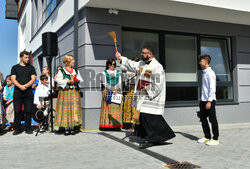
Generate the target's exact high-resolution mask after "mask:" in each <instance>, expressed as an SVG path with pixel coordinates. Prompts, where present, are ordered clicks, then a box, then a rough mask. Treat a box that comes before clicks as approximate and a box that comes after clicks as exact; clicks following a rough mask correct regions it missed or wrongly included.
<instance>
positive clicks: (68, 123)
mask: <svg viewBox="0 0 250 169" xmlns="http://www.w3.org/2000/svg"><path fill="white" fill-rule="evenodd" d="M81 124H82V109H81V96H80V92H79V91H77V90H74V89H73V90H64V91H63V90H60V91H59V93H58V97H57V105H56V116H55V126H58V127H74V126H79V125H81Z"/></svg>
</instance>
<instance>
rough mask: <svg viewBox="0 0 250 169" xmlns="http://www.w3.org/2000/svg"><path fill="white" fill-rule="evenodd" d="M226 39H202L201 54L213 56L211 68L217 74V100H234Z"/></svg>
mask: <svg viewBox="0 0 250 169" xmlns="http://www.w3.org/2000/svg"><path fill="white" fill-rule="evenodd" d="M227 46H228V45H227V40H226V39H212V38H201V54H205V53H206V54H209V55H210V56H211V59H212V60H211V63H210V66H211V67H212V69H213V70H214V72H215V74H216V80H217V86H216V87H217V88H216V97H217V99H221V100H223V99H229V100H230V99H231V100H232V99H233V87H232V86H233V84H232V79H231V71H230V66H229V52H228V47H227Z"/></svg>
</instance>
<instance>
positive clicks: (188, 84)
mask: <svg viewBox="0 0 250 169" xmlns="http://www.w3.org/2000/svg"><path fill="white" fill-rule="evenodd" d="M121 31H133V32H148V33H158V38H159V40H158V43H159V45H158V47H159V49H158V51H159V62H160V63H161V64H162V66H163V67H164V68H165V67H166V65H165V35H166V34H171V35H183V36H195V37H196V45H197V46H196V49H197V51H196V52H197V56H199V55H200V54H201V39H202V38H211V39H224V40H226V42H227V43H226V45H227V53H228V56H227V57H228V58H227V59H228V64H229V71H230V72H229V73H230V76H231V82H216V86H230V87H232V95H233V96H232V99H220V100H217V105H235V104H238V103H237V102H236V101H235V98H234V94H235V93H234V91H235V89H234V79H233V63H232V61H233V60H232V52H233V51H232V37H229V36H220V35H208V34H196V33H188V32H175V31H162V30H151V29H141V28H131V27H122V29H121ZM198 63H199V60H198V57H197V67H196V68H197V82H166V88H167V86H175V87H176V86H177V87H178V86H180V87H194V86H196V85H197V90H198V100H189V101H166V104H165V107H166V108H167V107H189V106H191V107H192V106H197V105H198V103H199V101H200V98H201V84H202V81H201V78H202V71H201V68H200V66H199V64H198Z"/></svg>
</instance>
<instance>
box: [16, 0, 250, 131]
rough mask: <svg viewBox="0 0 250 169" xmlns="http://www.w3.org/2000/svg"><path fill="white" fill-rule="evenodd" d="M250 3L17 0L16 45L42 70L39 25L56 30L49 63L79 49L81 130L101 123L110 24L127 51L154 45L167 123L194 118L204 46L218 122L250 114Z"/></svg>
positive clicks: (44, 62)
mask: <svg viewBox="0 0 250 169" xmlns="http://www.w3.org/2000/svg"><path fill="white" fill-rule="evenodd" d="M249 5H250V2H248V1H247V0H239V1H237V2H232V1H230V0H223V1H219V2H217V1H215V0H212V1H209V2H207V1H199V0H189V1H188V0H172V1H165V0H154V1H152V0H127V1H124V0H78V1H77V0H75V1H73V0H67V1H66V0H23V1H19V3H18V16H17V20H18V23H19V24H18V52H20V51H22V50H24V49H25V50H27V51H32V54H33V63H34V66H35V67H36V71H37V73H38V74H40V73H41V70H42V67H43V66H45V65H47V64H48V59H47V58H46V57H44V56H43V55H42V33H44V32H56V33H57V35H58V47H59V54H58V56H56V57H55V58H53V70H55V67H56V66H57V65H62V58H63V57H64V55H65V54H73V55H74V56H75V57H76V60H77V62H76V63H77V68H78V69H79V70H80V73H81V74H82V76H83V78H84V83H83V84H82V85H81V86H82V87H81V90H82V92H83V98H82V107H83V122H84V123H83V127H84V128H85V129H86V130H89V129H98V124H99V114H100V106H101V87H100V73H101V72H102V71H103V70H104V69H105V63H106V60H107V59H108V58H109V57H115V50H114V44H113V41H112V39H111V38H110V37H109V36H108V33H109V32H110V31H115V32H116V34H117V40H118V48H119V51H121V53H122V55H124V56H127V57H129V58H132V57H134V56H140V52H141V48H142V47H143V46H144V45H145V44H148V45H152V46H153V47H154V48H155V50H156V58H157V60H159V62H160V63H161V64H162V65H163V66H164V68H165V71H166V86H167V96H166V98H167V100H166V109H165V114H164V117H165V119H166V120H167V121H168V122H169V123H170V125H196V124H199V120H198V119H197V117H196V110H197V109H198V101H199V98H200V88H201V75H202V72H201V68H200V67H199V65H198V58H197V56H198V55H199V54H204V53H207V54H210V55H211V57H212V62H211V67H212V69H213V70H214V71H215V73H216V76H217V105H218V106H217V116H218V121H219V123H220V124H222V123H245V122H250V20H249V18H250V11H249V9H248V8H247V6H249ZM74 8H75V9H77V10H75V11H74ZM76 11H77V12H76ZM76 30H77V31H76ZM76 49H77V50H76ZM76 52H77V53H76Z"/></svg>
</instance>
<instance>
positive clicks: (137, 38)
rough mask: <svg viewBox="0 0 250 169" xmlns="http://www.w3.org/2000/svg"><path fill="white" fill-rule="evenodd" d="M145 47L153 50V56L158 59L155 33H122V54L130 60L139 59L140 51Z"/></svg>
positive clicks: (157, 44)
mask: <svg viewBox="0 0 250 169" xmlns="http://www.w3.org/2000/svg"><path fill="white" fill-rule="evenodd" d="M145 45H151V46H152V47H154V49H155V56H156V58H159V57H158V56H159V52H158V49H159V43H158V34H157V33H148V32H133V31H123V32H122V54H123V55H124V56H126V57H128V58H130V59H132V58H134V57H138V58H139V59H140V58H141V50H142V47H143V46H145Z"/></svg>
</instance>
